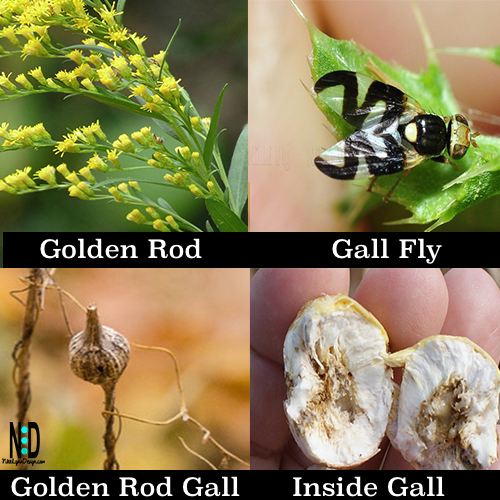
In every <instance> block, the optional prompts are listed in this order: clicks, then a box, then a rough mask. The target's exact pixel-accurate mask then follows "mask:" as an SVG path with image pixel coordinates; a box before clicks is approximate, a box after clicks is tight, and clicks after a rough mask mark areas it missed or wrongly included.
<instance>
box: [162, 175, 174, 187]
mask: <svg viewBox="0 0 500 500" xmlns="http://www.w3.org/2000/svg"><path fill="white" fill-rule="evenodd" d="M163 178H164V179H165V180H166V181H168V182H170V183H172V184H173V185H174V186H177V181H176V180H175V177H172V176H171V175H170V174H165V175H164V176H163Z"/></svg>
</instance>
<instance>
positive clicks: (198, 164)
mask: <svg viewBox="0 0 500 500" xmlns="http://www.w3.org/2000/svg"><path fill="white" fill-rule="evenodd" d="M200 158H201V157H200V153H199V152H198V151H193V154H192V155H191V159H192V160H193V163H194V166H195V167H196V168H200V167H201V166H202V165H201V159H200Z"/></svg>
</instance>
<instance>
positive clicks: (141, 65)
mask: <svg viewBox="0 0 500 500" xmlns="http://www.w3.org/2000/svg"><path fill="white" fill-rule="evenodd" d="M130 62H131V63H132V64H133V65H134V66H135V67H136V68H137V69H138V70H139V71H140V72H141V73H146V72H147V70H148V66H147V64H146V62H145V61H144V57H143V56H141V55H140V54H132V55H131V56H130Z"/></svg>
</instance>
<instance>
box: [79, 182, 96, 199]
mask: <svg viewBox="0 0 500 500" xmlns="http://www.w3.org/2000/svg"><path fill="white" fill-rule="evenodd" d="M76 187H77V188H78V189H79V190H80V191H83V192H84V193H85V194H86V195H88V196H92V195H93V194H94V193H93V192H92V189H90V188H89V186H88V185H87V183H86V182H84V181H80V182H79V183H78V184H76Z"/></svg>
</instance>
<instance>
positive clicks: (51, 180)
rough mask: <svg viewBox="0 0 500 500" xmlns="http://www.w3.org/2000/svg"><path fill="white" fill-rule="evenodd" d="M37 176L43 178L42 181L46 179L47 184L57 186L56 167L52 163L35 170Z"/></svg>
mask: <svg viewBox="0 0 500 500" xmlns="http://www.w3.org/2000/svg"><path fill="white" fill-rule="evenodd" d="M35 176H36V177H38V179H42V181H45V182H46V183H47V184H50V185H52V186H57V179H56V169H55V168H54V167H53V166H52V165H47V166H46V167H43V168H41V169H40V170H38V171H37V172H35V174H34V177H35Z"/></svg>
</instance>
